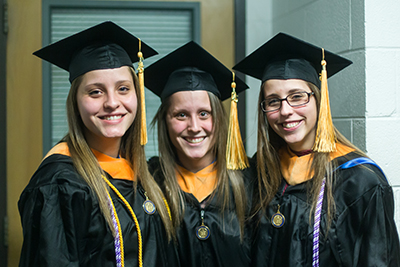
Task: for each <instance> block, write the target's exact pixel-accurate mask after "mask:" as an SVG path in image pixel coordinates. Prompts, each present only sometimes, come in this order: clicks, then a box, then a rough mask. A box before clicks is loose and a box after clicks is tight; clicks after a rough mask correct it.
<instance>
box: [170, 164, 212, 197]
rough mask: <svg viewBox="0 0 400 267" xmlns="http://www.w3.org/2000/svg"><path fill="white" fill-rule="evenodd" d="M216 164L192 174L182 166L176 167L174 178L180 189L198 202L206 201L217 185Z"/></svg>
mask: <svg viewBox="0 0 400 267" xmlns="http://www.w3.org/2000/svg"><path fill="white" fill-rule="evenodd" d="M215 166H216V162H213V163H211V164H210V165H208V166H207V167H205V168H204V169H202V170H200V171H198V172H196V173H193V172H191V171H189V170H187V169H185V168H184V167H182V166H179V165H178V166H177V167H176V178H177V180H178V184H179V186H180V187H181V189H182V190H183V191H184V192H186V193H190V194H192V195H193V196H194V197H195V198H196V199H197V200H198V201H199V202H202V201H203V200H204V199H206V198H207V197H208V196H209V195H210V194H211V193H212V192H213V191H214V189H215V187H216V185H217V169H216V168H215Z"/></svg>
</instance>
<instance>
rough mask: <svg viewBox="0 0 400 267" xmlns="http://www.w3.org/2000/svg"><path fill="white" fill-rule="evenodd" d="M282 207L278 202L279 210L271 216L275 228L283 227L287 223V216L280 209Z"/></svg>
mask: <svg viewBox="0 0 400 267" xmlns="http://www.w3.org/2000/svg"><path fill="white" fill-rule="evenodd" d="M280 207H281V206H280V205H279V204H278V211H277V212H276V213H275V214H274V215H272V217H271V224H272V225H273V226H274V227H275V228H281V227H282V226H283V225H284V224H285V216H283V214H282V213H281V212H280V211H279V208H280Z"/></svg>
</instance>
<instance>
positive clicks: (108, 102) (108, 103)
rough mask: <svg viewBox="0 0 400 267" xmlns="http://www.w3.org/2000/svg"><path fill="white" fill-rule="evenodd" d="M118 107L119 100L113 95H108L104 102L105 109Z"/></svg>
mask: <svg viewBox="0 0 400 267" xmlns="http://www.w3.org/2000/svg"><path fill="white" fill-rule="evenodd" d="M118 107H119V99H118V97H117V96H116V95H115V94H114V93H108V94H107V96H106V99H105V101H104V108H105V109H116V108H118Z"/></svg>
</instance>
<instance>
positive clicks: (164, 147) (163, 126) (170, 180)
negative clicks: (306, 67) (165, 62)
mask: <svg viewBox="0 0 400 267" xmlns="http://www.w3.org/2000/svg"><path fill="white" fill-rule="evenodd" d="M207 93H208V96H209V99H210V104H211V116H212V120H213V132H214V140H213V141H214V145H213V148H212V149H213V153H214V155H215V156H216V158H217V161H216V169H217V191H218V194H217V197H218V200H219V201H221V202H222V210H221V213H222V212H223V211H224V210H225V209H226V208H228V207H229V202H230V201H229V200H230V187H231V188H232V192H233V196H234V199H235V206H236V215H237V218H238V220H239V224H240V233H241V237H242V236H243V232H244V221H245V212H246V211H245V209H246V201H247V197H246V191H245V186H244V181H243V176H242V172H241V171H230V170H227V168H226V158H225V153H226V143H227V136H228V124H227V120H226V115H225V110H224V108H223V106H222V102H221V100H219V98H218V97H217V96H215V95H214V94H212V93H209V92H207ZM170 105H171V101H170V97H169V98H167V99H165V100H164V101H163V102H162V103H161V106H160V108H159V109H158V111H157V114H156V115H155V117H154V119H153V122H152V125H153V126H154V125H155V124H157V128H158V147H159V160H160V165H161V169H158V170H155V173H153V175H154V176H157V175H162V176H163V177H164V178H165V180H164V186H165V191H166V192H167V198H168V200H169V203H171V211H172V213H173V214H174V218H175V220H174V221H175V225H179V223H180V222H181V221H182V219H183V215H184V213H185V200H184V195H183V192H182V190H181V189H180V186H179V184H178V181H177V179H176V173H175V169H176V166H177V162H178V157H177V154H176V149H175V147H174V146H173V144H172V142H171V140H170V138H169V136H168V127H167V122H166V116H167V112H168V110H169V108H170Z"/></svg>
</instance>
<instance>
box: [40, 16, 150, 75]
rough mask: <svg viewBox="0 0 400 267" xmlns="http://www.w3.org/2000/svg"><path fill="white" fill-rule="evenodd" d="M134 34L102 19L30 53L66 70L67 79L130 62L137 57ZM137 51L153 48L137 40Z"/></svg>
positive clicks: (147, 51)
mask: <svg viewBox="0 0 400 267" xmlns="http://www.w3.org/2000/svg"><path fill="white" fill-rule="evenodd" d="M139 43H140V41H139V39H138V38H136V37H135V36H133V35H132V34H130V33H129V32H127V31H126V30H124V29H123V28H121V27H119V26H118V25H116V24H115V23H113V22H111V21H106V22H103V23H101V24H98V25H96V26H93V27H91V28H88V29H86V30H83V31H81V32H78V33H76V34H74V35H71V36H69V37H66V38H64V39H62V40H60V41H58V42H55V43H53V44H50V45H48V46H46V47H44V48H42V49H40V50H38V51H36V52H34V53H33V54H34V55H36V56H38V57H40V58H41V59H44V60H46V61H48V62H50V63H52V64H54V65H56V66H58V67H60V68H62V69H64V70H66V71H68V72H69V81H70V82H72V81H73V80H74V79H75V78H77V77H78V76H80V75H82V74H85V73H86V72H89V71H92V70H98V69H112V68H119V67H122V66H132V64H133V63H134V62H137V61H139V58H138V55H137V53H138V51H139V50H140V47H139V45H140V44H139ZM141 52H142V54H143V56H144V57H146V58H148V57H151V56H153V55H156V54H157V52H156V51H155V50H154V49H152V48H151V47H150V46H148V45H146V44H145V43H143V42H141Z"/></svg>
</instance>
